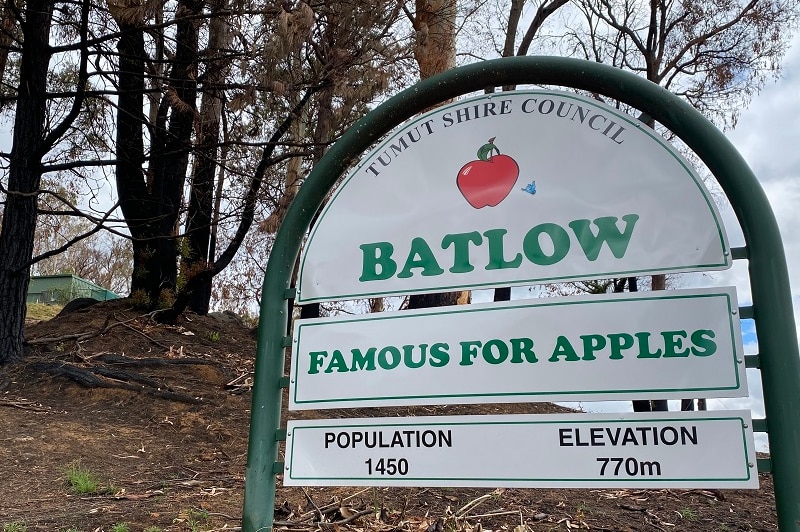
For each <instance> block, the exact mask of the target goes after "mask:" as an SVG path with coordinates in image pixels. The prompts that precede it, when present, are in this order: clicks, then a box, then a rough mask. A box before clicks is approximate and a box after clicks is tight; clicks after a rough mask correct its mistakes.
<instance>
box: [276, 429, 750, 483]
mask: <svg viewBox="0 0 800 532" xmlns="http://www.w3.org/2000/svg"><path fill="white" fill-rule="evenodd" d="M573 415H574V416H575V417H576V418H577V417H579V416H580V414H573ZM473 417H474V418H477V419H480V417H481V416H473ZM731 420H738V421H739V423H740V425H741V430H742V449H743V450H744V456H743V459H744V470H745V474H744V475H742V476H739V477H723V478H714V477H710V478H668V479H664V478H653V479H650V478H645V479H640V478H638V477H636V479H635V482H634V481H633V479H631V478H630V477H624V478H619V479H618V480H615V479H613V478H603V479H597V478H594V477H587V478H508V477H494V478H479V477H467V476H463V477H410V476H408V475H405V476H403V477H384V476H382V477H380V480H381V481H387V482H385V483H381V484H374V482H375V479H376V477H369V476H358V475H356V474H353V475H350V476H347V477H299V476H294V475H293V474H292V464H293V463H294V460H293V452H294V446H293V445H292V442H293V436H289V437H288V438H287V450H286V456H287V459H286V463H287V464H288V465H287V470H288V476H289V477H290V478H292V479H294V480H314V481H334V480H338V481H346V482H348V483H349V485H353V484H352V483H353V482H356V481H372V482H373V483H370V484H363V485H365V486H366V485H369V486H392V485H397V484H399V482H396V483H391V482H388V481H390V480H392V479H393V478H396V479H397V480H398V481H400V482H403V483H404V485H406V484H407V481H415V480H418V481H422V482H436V481H463V482H465V484H464V485H463V486H471V485H474V484H469V483H468V482H469V481H485V482H489V483H495V482H497V483H500V482H510V483H513V484H522V483H535V482H548V481H551V482H559V483H564V484H568V483H578V482H592V483H595V484H596V485H597V487H604V486H605V487H610V486H619V485H626V486H635V485H639V483H652V484H657V483H658V482H664V483H672V482H689V483H692V482H693V483H696V484H698V485H699V484H702V483H704V482H705V483H708V482H747V481H748V480H750V479H751V478H752V472H751V470H752V469H753V468H754V467H755V464H751V463H750V461H749V458H748V455H749V447H748V445H747V433H746V423H745V420H744V418H741V417H738V416H720V417H690V418H680V417H675V418H651V419H593V420H579V419H576V420H574V421H573V420H571V419H567V416H565V417H564V419H559V420H551V421H479V420H478V421H474V422H469V421H464V422H459V421H456V422H442V423H430V422H428V423H411V422H409V423H400V422H398V423H375V424H371V423H343V424H319V425H313V426H311V425H310V422H303V423H304V426H297V425H294V426H293V428H292V432H297V431H298V430H324V429H338V430H342V429H354V428H355V429H358V428H370V429H375V428H376V427H377V428H391V427H409V426H411V427H445V426H447V427H458V426H465V425H481V426H492V425H552V424H560V425H564V424H570V425H577V424H590V423H619V424H623V423H637V424H643V423H662V422H667V423H668V422H678V423H688V422H695V421H700V422H707V421H723V422H724V421H731ZM498 485H499V484H498ZM450 486H453V485H452V484H451V485H450ZM500 487H503V486H500ZM508 487H519V486H512V485H509V486H508ZM532 487H541V486H532Z"/></svg>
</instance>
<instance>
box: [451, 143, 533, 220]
mask: <svg viewBox="0 0 800 532" xmlns="http://www.w3.org/2000/svg"><path fill="white" fill-rule="evenodd" d="M495 138H497V137H492V138H491V139H489V142H488V143H487V144H484V145H483V146H481V148H480V149H479V150H478V160H476V161H470V162H468V163H467V164H465V165H464V166H463V167H462V168H461V170H459V171H458V177H457V178H456V185H457V186H458V190H460V191H461V194H463V196H464V198H465V199H466V200H467V202H468V203H469V204H470V205H472V206H473V207H475V208H476V209H482V208H483V207H487V206H488V207H495V206H497V205H498V204H499V203H500V202H501V201H503V200H504V199H506V197H507V196H508V193H509V192H511V189H512V188H514V184H515V183H516V182H517V177H519V165H518V164H517V161H515V160H514V159H512V158H511V157H509V156H508V155H502V154H501V153H500V150H499V149H498V148H497V146H495V144H494V139H495ZM492 152H497V153H495V154H494V155H491V153H492Z"/></svg>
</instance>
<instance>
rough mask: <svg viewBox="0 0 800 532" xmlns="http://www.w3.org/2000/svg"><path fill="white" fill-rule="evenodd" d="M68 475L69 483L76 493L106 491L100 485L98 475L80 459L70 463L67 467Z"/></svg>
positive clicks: (85, 493) (84, 493) (93, 493)
mask: <svg viewBox="0 0 800 532" xmlns="http://www.w3.org/2000/svg"><path fill="white" fill-rule="evenodd" d="M66 475H67V484H68V485H69V488H70V490H72V492H73V493H75V494H76V495H95V494H97V493H100V492H101V491H106V490H104V489H103V487H102V486H101V485H100V481H99V480H98V479H97V475H95V474H94V473H93V472H92V471H91V470H89V469H88V468H86V467H84V466H83V465H82V464H81V463H80V461H78V462H73V463H72V464H70V465H69V466H68V467H67V470H66Z"/></svg>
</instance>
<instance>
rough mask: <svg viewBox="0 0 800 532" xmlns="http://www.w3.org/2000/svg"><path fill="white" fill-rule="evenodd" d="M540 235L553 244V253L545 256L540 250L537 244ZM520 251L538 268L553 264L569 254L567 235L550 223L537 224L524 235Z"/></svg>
mask: <svg viewBox="0 0 800 532" xmlns="http://www.w3.org/2000/svg"><path fill="white" fill-rule="evenodd" d="M542 233H544V234H546V235H547V236H549V237H550V241H551V242H552V244H553V252H552V253H551V254H550V255H547V254H546V253H545V252H544V250H542V246H541V243H540V242H539V237H540V236H541V235H542ZM522 251H524V252H525V256H526V257H527V258H528V260H529V261H531V262H532V263H534V264H538V265H539V266H549V265H551V264H555V263H556V262H558V261H560V260H561V259H563V258H564V257H566V256H567V253H568V252H569V234H568V233H567V232H566V231H565V230H564V228H563V227H561V226H559V225H556V224H551V223H545V224H539V225H537V226H535V227H533V228H532V229H531V230H530V231H528V233H527V234H526V235H525V238H524V239H523V240H522Z"/></svg>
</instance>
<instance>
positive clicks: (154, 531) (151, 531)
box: [144, 526, 164, 532]
mask: <svg viewBox="0 0 800 532" xmlns="http://www.w3.org/2000/svg"><path fill="white" fill-rule="evenodd" d="M144 532H164V531H163V530H162V529H160V528H159V527H157V526H148V527H147V528H145V529H144Z"/></svg>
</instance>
